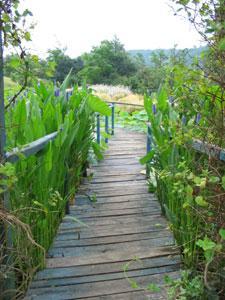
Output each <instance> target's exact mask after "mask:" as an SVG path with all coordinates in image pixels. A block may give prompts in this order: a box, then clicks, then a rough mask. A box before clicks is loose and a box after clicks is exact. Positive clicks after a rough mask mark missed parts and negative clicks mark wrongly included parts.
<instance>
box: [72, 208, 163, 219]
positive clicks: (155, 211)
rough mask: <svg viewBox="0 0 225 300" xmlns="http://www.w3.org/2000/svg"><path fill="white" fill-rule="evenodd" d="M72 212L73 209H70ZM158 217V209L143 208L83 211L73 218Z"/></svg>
mask: <svg viewBox="0 0 225 300" xmlns="http://www.w3.org/2000/svg"><path fill="white" fill-rule="evenodd" d="M71 210H73V208H71ZM137 214H138V215H143V216H144V215H145V214H148V215H159V214H160V208H151V207H144V208H127V209H126V210H125V209H114V210H111V211H108V210H103V211H100V210H93V211H89V210H88V211H85V210H83V211H82V212H78V211H76V214H75V215H74V216H77V217H78V218H79V216H81V215H82V216H83V217H84V218H93V217H111V216H126V215H137Z"/></svg>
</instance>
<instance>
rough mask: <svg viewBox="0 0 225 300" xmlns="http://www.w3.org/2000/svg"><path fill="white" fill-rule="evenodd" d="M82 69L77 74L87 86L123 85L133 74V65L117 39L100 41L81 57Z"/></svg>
mask: <svg viewBox="0 0 225 300" xmlns="http://www.w3.org/2000/svg"><path fill="white" fill-rule="evenodd" d="M82 59H83V61H84V68H83V69H82V70H81V71H80V72H79V76H80V78H81V79H82V80H85V81H86V82H87V83H89V84H98V83H105V84H111V85H116V84H123V82H125V81H126V78H127V77H128V76H130V75H132V74H133V73H134V72H135V70H136V69H135V65H134V63H133V61H132V60H131V58H130V56H129V55H128V53H127V52H126V51H125V49H124V47H123V45H122V44H121V43H120V41H119V40H118V39H117V38H114V39H113V40H112V41H107V40H105V41H102V42H101V44H100V46H98V47H94V48H93V49H92V51H91V52H90V53H86V54H84V55H83V56H82Z"/></svg>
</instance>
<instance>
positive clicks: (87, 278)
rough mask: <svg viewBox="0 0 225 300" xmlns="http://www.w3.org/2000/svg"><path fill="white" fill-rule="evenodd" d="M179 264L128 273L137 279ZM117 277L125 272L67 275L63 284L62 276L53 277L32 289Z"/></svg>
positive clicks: (38, 283) (35, 283) (100, 280)
mask: <svg viewBox="0 0 225 300" xmlns="http://www.w3.org/2000/svg"><path fill="white" fill-rule="evenodd" d="M177 267H178V266H177V265H169V266H161V267H156V268H148V269H146V268H145V269H142V268H141V269H139V270H132V271H128V272H127V275H128V276H129V278H132V279H135V277H141V276H149V275H155V274H162V273H168V272H173V271H177ZM115 279H124V272H123V270H122V269H121V270H120V272H114V273H107V274H106V273H105V274H99V275H86V276H79V277H78V276H74V277H69V278H68V277H67V278H64V279H63V284H62V278H59V279H58V278H56V279H55V278H53V279H48V280H45V281H43V280H42V281H35V282H34V283H33V284H32V286H31V288H32V289H38V288H44V287H52V286H54V287H56V286H62V285H68V286H69V285H75V284H83V283H92V282H103V281H106V280H115Z"/></svg>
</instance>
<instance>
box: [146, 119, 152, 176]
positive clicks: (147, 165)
mask: <svg viewBox="0 0 225 300" xmlns="http://www.w3.org/2000/svg"><path fill="white" fill-rule="evenodd" d="M151 142H152V139H151V126H150V123H147V145H146V152H147V154H148V152H150V151H151V148H152V147H151ZM149 171H150V170H149V163H148V162H147V163H146V177H148V176H149Z"/></svg>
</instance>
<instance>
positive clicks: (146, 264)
mask: <svg viewBox="0 0 225 300" xmlns="http://www.w3.org/2000/svg"><path fill="white" fill-rule="evenodd" d="M127 262H129V263H130V266H129V270H139V269H141V268H142V269H147V268H154V267H162V266H170V265H178V264H180V256H179V255H174V256H172V255H169V256H168V255H166V256H160V257H153V258H150V259H149V258H145V259H141V260H139V259H137V260H133V261H122V262H113V263H105V264H102V263H100V264H93V265H91V266H90V265H83V266H75V267H65V268H54V269H52V268H51V269H44V270H42V271H40V272H38V273H37V274H36V276H35V280H47V279H49V278H66V277H75V276H77V277H78V276H86V275H87V274H88V275H98V274H107V273H114V272H119V271H121V270H123V268H124V264H125V263H127Z"/></svg>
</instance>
